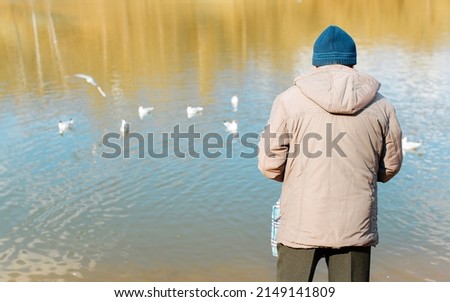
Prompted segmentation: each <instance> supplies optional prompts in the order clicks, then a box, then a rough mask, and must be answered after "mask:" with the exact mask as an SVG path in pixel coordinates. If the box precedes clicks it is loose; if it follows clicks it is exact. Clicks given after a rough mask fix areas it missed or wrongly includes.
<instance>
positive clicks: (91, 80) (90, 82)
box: [66, 73, 106, 97]
mask: <svg viewBox="0 0 450 302" xmlns="http://www.w3.org/2000/svg"><path fill="white" fill-rule="evenodd" d="M67 77H70V76H66V78H67ZM72 77H76V78H80V79H84V80H86V82H87V83H89V84H91V85H92V86H95V87H96V88H97V90H98V92H100V94H101V95H102V96H103V97H106V93H105V92H104V91H103V90H102V88H101V87H100V86H98V84H97V82H96V81H95V80H94V78H93V77H91V76H90V75H87V74H82V73H76V74H74V75H72Z"/></svg>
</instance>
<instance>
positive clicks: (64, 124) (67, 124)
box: [58, 119, 73, 135]
mask: <svg viewBox="0 0 450 302" xmlns="http://www.w3.org/2000/svg"><path fill="white" fill-rule="evenodd" d="M72 124H73V120H72V119H70V120H68V121H64V122H63V121H59V123H58V129H59V134H61V135H63V134H64V132H66V131H67V130H69V129H70V127H71V126H70V125H72Z"/></svg>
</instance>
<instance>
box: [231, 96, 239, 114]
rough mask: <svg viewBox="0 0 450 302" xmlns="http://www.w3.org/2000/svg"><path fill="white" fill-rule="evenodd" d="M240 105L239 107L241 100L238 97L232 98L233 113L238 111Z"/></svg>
mask: <svg viewBox="0 0 450 302" xmlns="http://www.w3.org/2000/svg"><path fill="white" fill-rule="evenodd" d="M238 105H239V98H238V96H237V95H233V97H232V98H231V106H233V111H234V112H236V111H238Z"/></svg>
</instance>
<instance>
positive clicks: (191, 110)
mask: <svg viewBox="0 0 450 302" xmlns="http://www.w3.org/2000/svg"><path fill="white" fill-rule="evenodd" d="M202 111H203V107H192V106H191V105H189V106H188V107H187V108H186V112H187V116H188V118H191V117H193V116H194V115H197V114H200V113H201V112H202Z"/></svg>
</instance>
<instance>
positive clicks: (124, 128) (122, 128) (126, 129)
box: [120, 120, 130, 136]
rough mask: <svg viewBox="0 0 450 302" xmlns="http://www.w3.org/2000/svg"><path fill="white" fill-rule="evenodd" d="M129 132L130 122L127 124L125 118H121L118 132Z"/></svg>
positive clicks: (124, 133) (123, 133)
mask: <svg viewBox="0 0 450 302" xmlns="http://www.w3.org/2000/svg"><path fill="white" fill-rule="evenodd" d="M129 132H130V124H128V123H127V122H126V121H125V120H122V125H121V126H120V133H122V135H124V136H125V135H127V134H128V133H129Z"/></svg>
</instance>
